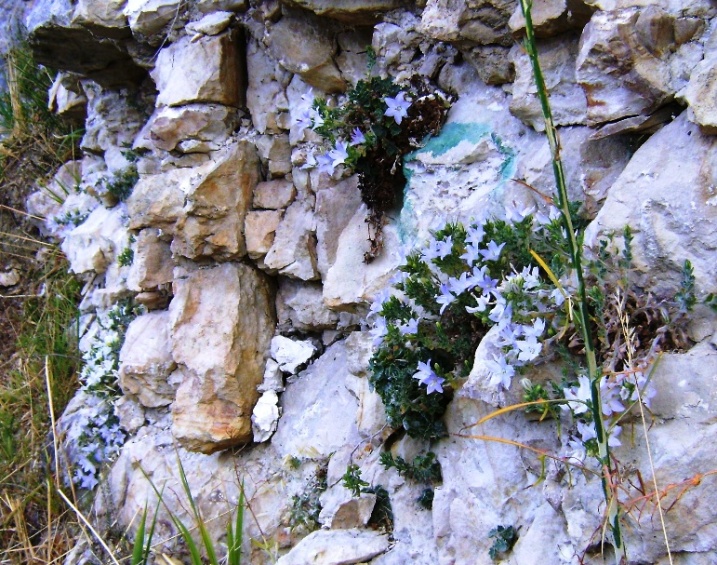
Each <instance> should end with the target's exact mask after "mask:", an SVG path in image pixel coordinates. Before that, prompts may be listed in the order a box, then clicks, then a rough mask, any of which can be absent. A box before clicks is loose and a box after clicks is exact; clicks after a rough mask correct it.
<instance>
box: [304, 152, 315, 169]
mask: <svg viewBox="0 0 717 565" xmlns="http://www.w3.org/2000/svg"><path fill="white" fill-rule="evenodd" d="M316 165H317V163H316V157H314V154H313V153H312V152H310V151H309V152H308V153H307V154H306V163H304V164H303V165H301V168H302V169H303V170H306V169H313V168H314V167H316Z"/></svg>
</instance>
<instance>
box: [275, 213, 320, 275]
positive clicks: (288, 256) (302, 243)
mask: <svg viewBox="0 0 717 565" xmlns="http://www.w3.org/2000/svg"><path fill="white" fill-rule="evenodd" d="M314 230H315V222H314V217H313V210H312V207H311V204H310V203H309V202H306V201H303V200H297V201H295V202H294V203H293V204H291V206H289V207H288V208H287V210H286V213H285V214H284V218H283V219H282V220H281V224H279V227H278V228H277V230H276V235H275V236H274V245H272V247H271V249H270V250H269V252H268V253H267V254H266V257H265V258H264V265H265V266H266V267H267V269H269V270H273V271H274V272H276V271H278V272H279V274H282V275H285V276H288V277H292V278H297V279H301V280H305V281H310V280H315V279H317V278H318V272H317V270H316V236H315V231H314Z"/></svg>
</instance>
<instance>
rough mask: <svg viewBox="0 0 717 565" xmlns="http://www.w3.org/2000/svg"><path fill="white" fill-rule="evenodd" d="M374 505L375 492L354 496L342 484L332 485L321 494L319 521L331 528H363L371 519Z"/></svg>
mask: <svg viewBox="0 0 717 565" xmlns="http://www.w3.org/2000/svg"><path fill="white" fill-rule="evenodd" d="M374 506H376V495H375V494H369V493H361V495H360V496H358V497H354V496H353V494H352V493H351V491H349V490H348V489H346V488H345V487H344V486H343V485H340V484H338V485H334V486H333V487H332V488H330V489H328V490H327V491H326V492H325V493H324V494H322V495H321V514H320V515H319V521H320V522H321V523H322V524H323V525H324V526H325V527H328V528H329V529H331V530H348V529H351V528H363V527H364V526H366V524H367V523H368V521H369V520H370V519H371V512H373V509H374Z"/></svg>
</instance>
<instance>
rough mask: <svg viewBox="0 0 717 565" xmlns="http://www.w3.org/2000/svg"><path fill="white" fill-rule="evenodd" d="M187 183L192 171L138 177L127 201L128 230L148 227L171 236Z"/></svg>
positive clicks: (188, 183)
mask: <svg viewBox="0 0 717 565" xmlns="http://www.w3.org/2000/svg"><path fill="white" fill-rule="evenodd" d="M190 182H191V172H187V171H186V170H185V169H169V170H167V171H164V172H161V173H158V174H147V175H140V177H139V180H138V181H137V184H135V186H134V189H133V190H132V194H131V195H130V197H129V198H128V199H127V210H128V212H129V217H130V221H129V227H130V229H133V230H139V229H142V228H150V227H151V228H157V229H159V230H160V231H162V232H164V231H166V232H168V233H170V234H172V233H174V225H175V223H176V222H177V220H178V219H179V217H180V216H181V215H182V208H183V207H184V195H185V193H186V192H188V191H189V190H190Z"/></svg>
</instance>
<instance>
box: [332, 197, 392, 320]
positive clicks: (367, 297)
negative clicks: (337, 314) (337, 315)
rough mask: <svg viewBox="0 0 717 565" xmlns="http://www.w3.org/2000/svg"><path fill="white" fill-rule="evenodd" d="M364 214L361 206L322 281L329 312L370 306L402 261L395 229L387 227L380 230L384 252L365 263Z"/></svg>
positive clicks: (365, 230)
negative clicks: (369, 303) (367, 304)
mask: <svg viewBox="0 0 717 565" xmlns="http://www.w3.org/2000/svg"><path fill="white" fill-rule="evenodd" d="M366 214H367V210H366V206H365V205H363V204H362V205H361V207H360V208H358V210H357V211H356V213H355V214H354V215H353V217H352V218H351V220H350V221H349V223H348V225H347V226H346V228H345V229H344V230H343V232H342V233H341V236H340V237H339V240H338V248H337V251H336V260H335V261H334V263H333V264H332V265H331V266H330V268H329V270H328V273H327V275H326V279H325V280H324V302H325V304H326V305H327V306H328V307H329V308H331V309H332V310H339V311H349V312H350V311H355V310H356V308H357V306H359V305H361V304H365V303H367V302H370V301H371V300H372V299H373V297H374V296H375V295H376V294H378V292H379V291H380V290H381V289H383V288H385V287H386V286H387V284H388V281H389V280H390V279H391V276H392V275H393V274H394V269H395V268H396V267H398V265H399V263H400V261H401V257H400V244H399V239H398V233H397V227H396V226H395V225H393V224H387V225H385V226H384V228H383V241H384V250H383V251H382V253H381V254H380V255H379V256H378V258H376V259H375V260H374V261H372V262H371V263H365V262H364V254H365V253H366V252H367V251H368V250H369V242H368V241H367V239H366V237H367V229H366Z"/></svg>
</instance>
